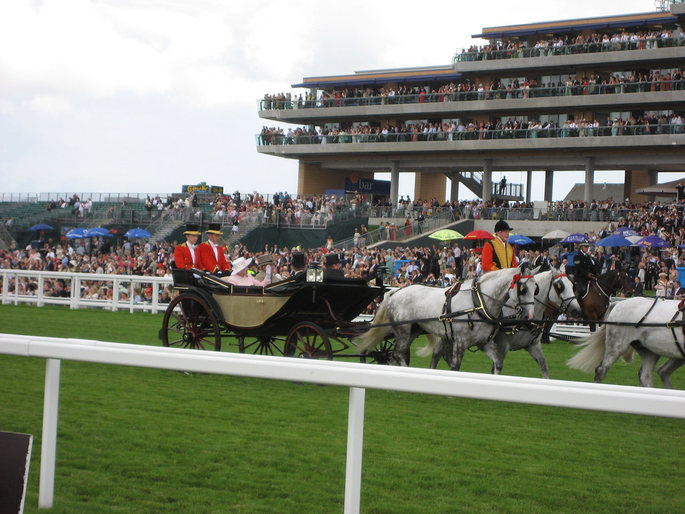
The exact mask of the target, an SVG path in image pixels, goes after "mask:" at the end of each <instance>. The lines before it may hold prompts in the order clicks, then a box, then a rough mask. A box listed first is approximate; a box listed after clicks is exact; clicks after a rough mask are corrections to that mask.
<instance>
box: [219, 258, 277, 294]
mask: <svg viewBox="0 0 685 514" xmlns="http://www.w3.org/2000/svg"><path fill="white" fill-rule="evenodd" d="M250 264H252V259H246V258H245V257H238V258H237V259H235V260H234V261H233V262H231V267H232V268H233V271H232V272H231V276H230V277H224V278H222V280H223V281H224V282H228V283H229V284H233V285H234V286H248V287H255V286H256V287H264V286H267V285H269V284H270V283H271V265H267V267H266V276H265V277H264V280H257V279H256V278H255V277H254V276H253V275H250V274H249V273H248V272H247V269H248V268H249V267H250Z"/></svg>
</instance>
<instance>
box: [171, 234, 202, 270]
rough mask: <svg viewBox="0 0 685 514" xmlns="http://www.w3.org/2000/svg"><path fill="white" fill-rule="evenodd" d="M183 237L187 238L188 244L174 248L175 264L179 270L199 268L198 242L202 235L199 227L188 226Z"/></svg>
mask: <svg viewBox="0 0 685 514" xmlns="http://www.w3.org/2000/svg"><path fill="white" fill-rule="evenodd" d="M183 235H184V236H186V242H185V243H182V244H180V245H177V246H176V247H175V248H174V264H175V266H176V267H177V268H178V269H191V268H197V267H198V265H197V262H198V260H199V259H198V249H197V240H198V239H199V238H200V236H201V235H202V232H200V227H199V225H194V224H188V225H186V231H185V232H183Z"/></svg>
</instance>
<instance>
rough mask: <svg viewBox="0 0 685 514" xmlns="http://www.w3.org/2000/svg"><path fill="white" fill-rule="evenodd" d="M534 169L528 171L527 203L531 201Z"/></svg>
mask: <svg viewBox="0 0 685 514" xmlns="http://www.w3.org/2000/svg"><path fill="white" fill-rule="evenodd" d="M532 183H533V170H528V171H526V203H530V190H531V189H532V188H533V184H532Z"/></svg>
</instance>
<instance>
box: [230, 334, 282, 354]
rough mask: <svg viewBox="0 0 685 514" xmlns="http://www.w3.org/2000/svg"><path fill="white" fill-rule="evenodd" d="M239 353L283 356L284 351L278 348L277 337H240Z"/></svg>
mask: <svg viewBox="0 0 685 514" xmlns="http://www.w3.org/2000/svg"><path fill="white" fill-rule="evenodd" d="M281 341H282V339H281ZM238 351H240V353H252V354H254V355H283V350H281V348H280V347H279V346H278V344H277V342H276V338H275V337H245V336H239V337H238Z"/></svg>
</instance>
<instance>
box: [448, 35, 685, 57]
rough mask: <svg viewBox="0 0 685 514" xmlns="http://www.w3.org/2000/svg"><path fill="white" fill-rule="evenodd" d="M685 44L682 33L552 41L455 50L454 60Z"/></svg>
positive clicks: (597, 51)
mask: <svg viewBox="0 0 685 514" xmlns="http://www.w3.org/2000/svg"><path fill="white" fill-rule="evenodd" d="M678 46H685V36H684V35H680V36H679V37H666V38H664V37H648V38H635V39H632V40H628V41H601V42H596V43H581V44H577V45H557V44H554V43H553V42H552V41H550V42H549V44H547V45H545V46H538V47H523V46H522V47H518V48H506V49H493V50H486V49H485V48H483V49H480V50H478V51H468V50H466V49H464V50H462V51H461V52H458V53H457V54H455V56H454V57H453V59H452V61H453V62H454V63H459V62H471V61H494V60H499V59H518V58H527V57H549V56H555V55H576V54H594V53H601V52H621V51H626V50H652V49H655V48H673V47H678Z"/></svg>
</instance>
